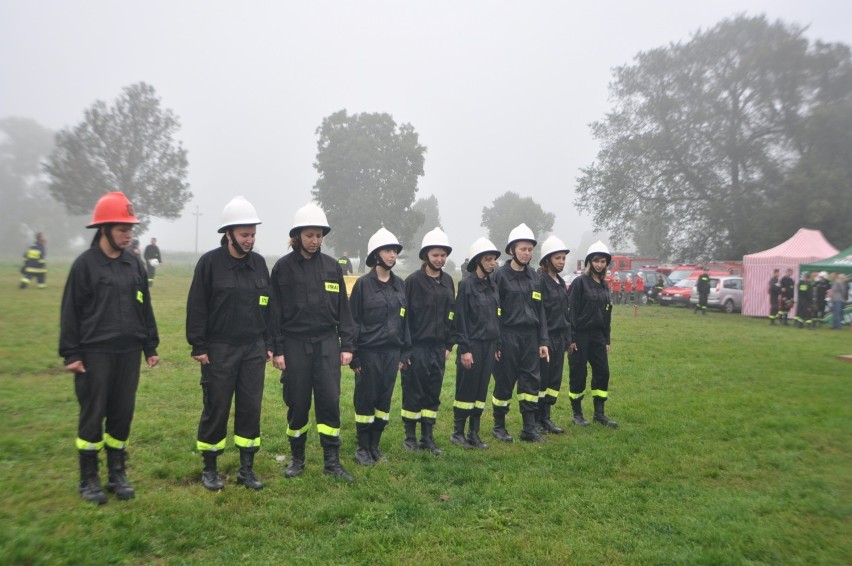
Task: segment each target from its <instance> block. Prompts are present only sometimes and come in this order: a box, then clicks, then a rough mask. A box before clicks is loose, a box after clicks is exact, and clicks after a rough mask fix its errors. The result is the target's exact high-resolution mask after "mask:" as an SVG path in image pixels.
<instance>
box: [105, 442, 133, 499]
mask: <svg viewBox="0 0 852 566" xmlns="http://www.w3.org/2000/svg"><path fill="white" fill-rule="evenodd" d="M106 451H107V470H108V474H109V475H108V480H107V490H108V491H109V492H110V493H114V494H115V497H116V498H117V499H133V498H134V497H135V496H136V491H134V489H133V488H132V487H130V484H129V483H127V475H126V474H125V471H124V462H125V460H126V458H127V452H125V451H124V450H123V449H115V448H107V449H106Z"/></svg>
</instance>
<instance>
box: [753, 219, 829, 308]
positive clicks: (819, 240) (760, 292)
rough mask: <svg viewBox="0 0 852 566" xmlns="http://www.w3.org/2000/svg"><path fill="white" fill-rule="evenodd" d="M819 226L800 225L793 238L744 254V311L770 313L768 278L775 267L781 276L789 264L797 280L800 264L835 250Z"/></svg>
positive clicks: (810, 261) (827, 254)
mask: <svg viewBox="0 0 852 566" xmlns="http://www.w3.org/2000/svg"><path fill="white" fill-rule="evenodd" d="M837 252H838V250H837V248H835V247H834V246H832V245H831V244H829V243H828V241H827V240H826V239H825V236H823V235H822V232H820V231H819V230H808V229H807V228H799V231H798V232H796V233H795V234H794V235H793V237H792V238H790V239H789V240H787V241H786V242H784V243H783V244H778V245H777V246H775V247H774V248H771V249H768V250H764V251H762V252H757V253H756V254H749V255H747V256H745V257H743V314H744V315H746V316H768V315H769V294H768V292H767V291H768V289H769V279H770V278H771V277H772V270H773V269H775V268H776V267H777V268H778V269H780V270H781V276H782V277H783V276H784V271H785V270H786V269H787V268H788V267H789V268H791V269H792V270H793V279H794V280H796V281H798V280H799V265H800V264H802V263H812V262H815V261H819V260H821V259H825V258H827V257H831V256H833V255H835V254H837Z"/></svg>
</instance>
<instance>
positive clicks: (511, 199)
mask: <svg viewBox="0 0 852 566" xmlns="http://www.w3.org/2000/svg"><path fill="white" fill-rule="evenodd" d="M555 220H556V215H554V214H553V213H552V212H545V211H544V209H542V208H541V205H540V204H538V203H536V202H535V201H534V200H533V199H532V198H531V197H523V198H521V196H520V195H519V194H518V193H514V192H512V191H507V192H505V193H503V194H502V195H500V196H499V197H497V198H496V199H494V202H493V204H492V206H491V208H488V207H483V208H482V223H481V224H480V226H482V227H484V228H485V229H486V230H488V239H489V240H491V241H492V242H494V245H496V246H497V247H498V248H500V249H503V247H504V246H505V245H506V242H507V238H508V237H509V232H511V231H512V228H514V227H515V226H517V225H518V224H520V223H521V222H524V223H526V225H527V226H529V227H530V229H531V230H532V231H533V234H535V236H536V238H538V240H539V241H543V240H544V238H545V237H546V236H547V235H548V234H549V233H550V232H551V231H552V230H553V222H554V221H555Z"/></svg>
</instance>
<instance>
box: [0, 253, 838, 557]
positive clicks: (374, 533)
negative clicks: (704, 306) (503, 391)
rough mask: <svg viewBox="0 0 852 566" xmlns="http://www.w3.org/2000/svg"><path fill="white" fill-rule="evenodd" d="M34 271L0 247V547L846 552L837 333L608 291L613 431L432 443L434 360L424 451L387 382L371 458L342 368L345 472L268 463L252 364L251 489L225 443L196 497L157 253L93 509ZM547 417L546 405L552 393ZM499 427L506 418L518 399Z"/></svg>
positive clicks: (441, 436) (444, 425) (54, 300)
mask: <svg viewBox="0 0 852 566" xmlns="http://www.w3.org/2000/svg"><path fill="white" fill-rule="evenodd" d="M56 263H59V262H56ZM50 267H51V273H50V275H49V281H48V282H49V288H48V289H46V290H43V291H38V290H35V289H29V290H26V291H19V290H18V289H17V278H18V275H17V268H18V266H17V265H13V264H11V263H6V264H0V415H2V417H3V426H2V429H0V472H2V473H0V498H1V499H2V509H0V563H2V564H83V563H96V564H150V563H189V564H220V563H242V564H269V563H275V564H287V563H307V564H315V563H316V564H325V563H333V564H424V563H427V564H450V563H452V564H473V563H477V564H507V563H515V564H713V565H716V564H849V563H852V521H851V520H850V519H852V418H851V417H852V364H850V363H848V362H843V361H839V360H837V359H836V356H837V355H838V354H852V332H850V331H849V329H845V330H843V331H840V332H835V331H831V330H828V329H819V330H815V331H808V330H798V329H795V328H792V327H786V328H779V327H771V326H769V325H768V324H767V322H766V321H765V320H756V319H748V318H745V317H742V316H739V315H724V314H721V313H715V312H713V313H711V314H710V315H708V316H706V317H701V316H694V315H692V314H691V311H689V310H687V309H682V308H665V309H664V308H659V307H654V306H649V307H643V308H641V309H640V310H639V312H638V316H636V317H634V316H633V309H632V307H626V306H625V307H621V306H619V307H616V310H615V315H614V328H613V351H612V354H611V358H610V363H611V369H612V381H611V387H610V402H609V403H608V405H607V412H608V414H609V415H610V416H611V417H612V418H614V419H616V420H618V421H619V422H620V424H621V428H620V429H618V430H608V429H604V428H602V427H600V426H591V427H589V428H587V429H577V428H571V429H570V430H569V431H568V433H567V434H565V435H561V436H551V437H550V441H549V442H547V443H543V444H536V445H528V444H521V443H514V444H498V443H497V442H496V441H494V442H491V441H492V440H494V439H493V438H491V437H490V423H491V419H490V411H488V412H487V413H486V415H485V417H484V419H483V424H484V425H485V426H484V429H485V430H484V431H483V432H484V433H486V434H484V435H483V438H484V439H486V441H487V442H489V444H490V445H491V448H490V449H489V450H487V451H465V450H462V449H460V448H458V447H455V446H453V445H451V444H450V443H449V440H448V437H449V434H450V431H451V420H452V418H451V405H452V398H453V391H454V377H455V376H454V365H453V364H449V365H448V366H447V375H446V379H445V382H444V392H443V396H442V401H443V406H442V411H441V414H440V416H439V424H438V426H437V428H436V438H437V440H438V441H439V445H440V446H441V447H442V448H444V449H445V450H446V452H447V453H446V455H445V456H443V457H441V458H435V457H433V456H431V455H426V454H411V453H408V452H405V451H403V450H402V447H401V442H402V425H401V422H400V421H399V418H398V415H399V402H400V394H399V390H398V389H397V392H396V394H395V398H394V408H393V410H392V415H393V418H392V420H391V425H390V426H389V427H388V431H387V433H386V435H385V438H386V442H385V447H386V450H385V452H386V455H387V457H388V459H389V462H388V463H384V464H380V465H378V466H376V467H373V468H370V469H364V468H360V467H358V466H357V465H356V464H355V463H354V462H353V461H352V454H353V452H354V449H355V443H354V414H353V409H352V384H353V380H352V374H351V372H349V371H348V370H346V371H344V377H343V396H342V402H341V405H342V407H341V409H342V417H343V434H342V437H343V449H342V452H341V454H342V455H343V456H345V458H344V465H346V466H347V468H348V470H349V471H350V472H352V473H353V474H354V475H355V476H356V477H357V482H356V483H354V484H344V483H340V482H336V481H334V480H333V479H331V478H329V477H327V476H324V475H322V473H321V470H322V462H321V450H320V448H319V445H318V439H317V436H316V434H314V433H313V431H312V433H311V436H310V437H309V441H308V442H309V447H308V466H307V469H306V472H305V474H303V476H302V477H299V478H296V479H292V480H287V479H285V478H284V477H283V471H284V468H285V466H286V461H287V459H288V458H283V457H281V456H289V455H288V448H287V442H286V438H285V434H284V431H285V429H286V422H285V419H284V415H285V409H284V407H283V403H282V400H281V391H280V385H279V383H278V379H277V377H278V376H277V375H276V372H275V371H274V370H273V369H272V368H271V367H270V368H269V369H268V372H267V381H266V391H265V397H264V412H263V417H262V425H263V426H262V428H263V449H262V451H261V452H260V453H259V454H258V459H257V463H256V470H257V472H258V475H259V477H260V478H261V480H262V481H264V483H265V485H266V487H265V489H264V490H262V491H260V492H252V491H250V490H247V489H244V488H242V487H240V486H237V485H236V484H235V475H236V469H237V467H238V454H237V452H236V451H235V450H234V449H233V447H232V445H231V443H230V439H229V448H228V450H227V452H226V453H225V455H224V456H222V457H221V458H220V460H219V461H220V468H221V469H222V470H223V471H224V474H225V476H226V478H227V487H226V489H225V490H224V491H222V492H221V493H211V492H207V491H206V490H204V489H203V488H202V487H201V484H200V472H201V458H200V456H199V455H198V454H196V453H194V452H193V450H194V444H195V432H196V427H197V423H198V417H199V414H200V411H201V394H200V393H201V392H200V387H199V385H198V381H199V372H198V370H197V367H196V364H195V362H193V361H192V360H191V358H190V357H189V347H188V346H187V344H186V342H185V339H184V328H183V324H184V302H185V297H186V292H187V289H188V286H189V280H190V276H191V268H190V267H189V266H184V267H176V266H173V265H172V266H170V265H168V264H167V265H166V266H164V268H162V269H161V270H160V272H159V273H158V277H157V283H156V286H155V287H154V288H153V300H154V307H155V311H156V314H157V318H158V322H159V329H160V337H161V347H160V357H161V363H160V365H159V366H158V367H156V368H154V369H151V370H148V369H143V371H142V381H141V384H140V388H139V393H138V398H137V412H136V419H135V421H134V427H133V432H132V435H131V446H130V449H129V453H130V461H129V477H130V480H131V482H132V483H133V485H134V487H135V488H136V490H137V498H136V499H134V500H131V501H127V502H121V501H116V500H115V499H114V498H112V497H111V498H110V501H109V503H108V504H107V505H105V506H101V507H97V506H94V505H92V504H88V503H85V502H83V501H82V500H80V498H79V496H78V495H77V490H76V484H77V479H78V471H77V460H76V454H75V450H74V442H73V441H74V438H75V432H76V428H75V427H76V418H77V410H78V409H77V401H76V399H75V397H74V392H73V382H72V379H71V377H70V375H67V374H65V373H64V372H63V370H62V365H61V360H60V358H59V357H58V355H57V353H56V344H57V326H58V312H59V307H58V305H59V300H60V297H61V293H62V286H63V284H64V278H65V273H66V271H65V269H63V268H62V266H61V265H53V264H51V266H50ZM566 379H567V376H566ZM398 387H399V386H397V388H398ZM566 389H567V384H566ZM587 405H588V407H587V411H588V413H591V402H590V401H589V400H588V399H587ZM554 420H555V421H556V422H557V423H559V424H563V425H566V426H567V425H568V423H569V420H570V410H569V404H568V400H567V395H564V396H563V397H562V398H561V399H560V401H559V403H558V404H557V406H556V408H555V409H554ZM509 429H510V432H512V433H514V434H517V433H518V432H519V429H520V417H519V414H518V412H517V405H516V404H513V406H512V412H511V414H510V416H509Z"/></svg>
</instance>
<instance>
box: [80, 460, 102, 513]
mask: <svg viewBox="0 0 852 566" xmlns="http://www.w3.org/2000/svg"><path fill="white" fill-rule="evenodd" d="M79 453H80V497H82V498H83V499H85V500H86V501H91V502H92V503H97V504H98V505H103V504H104V503H106V502H107V496H106V493H104V490H103V488H101V480H100V478H99V477H98V452H97V451H96V450H80V451H79Z"/></svg>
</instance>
